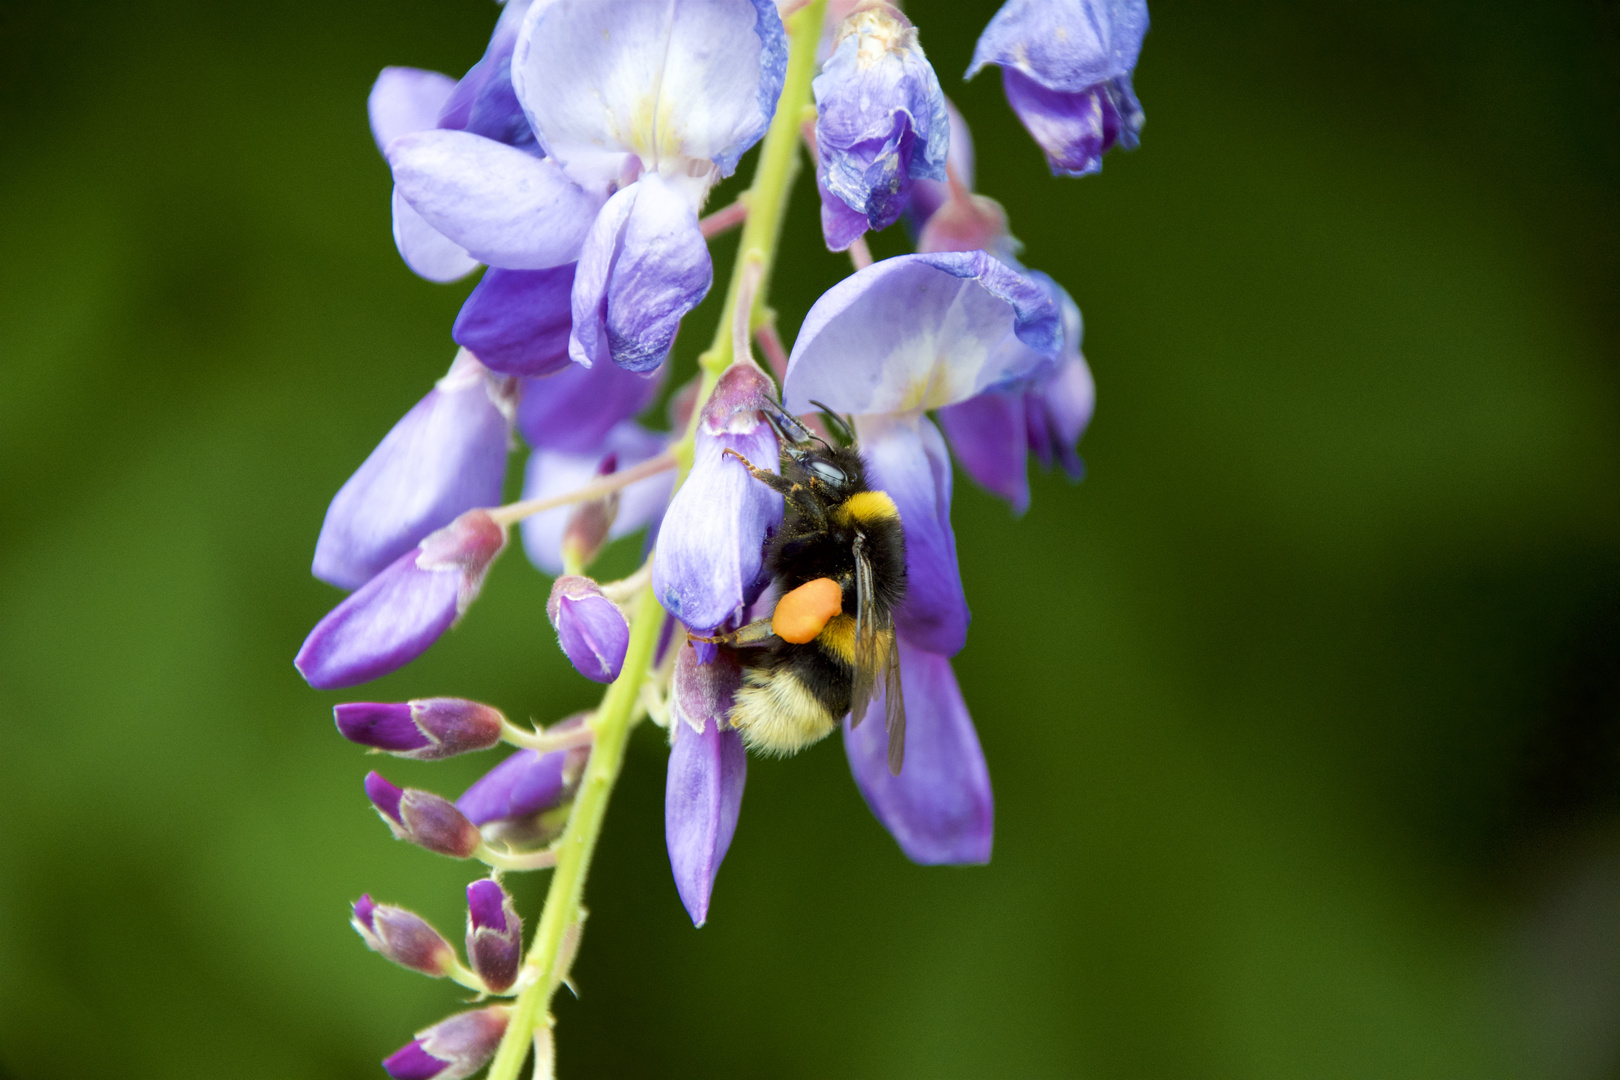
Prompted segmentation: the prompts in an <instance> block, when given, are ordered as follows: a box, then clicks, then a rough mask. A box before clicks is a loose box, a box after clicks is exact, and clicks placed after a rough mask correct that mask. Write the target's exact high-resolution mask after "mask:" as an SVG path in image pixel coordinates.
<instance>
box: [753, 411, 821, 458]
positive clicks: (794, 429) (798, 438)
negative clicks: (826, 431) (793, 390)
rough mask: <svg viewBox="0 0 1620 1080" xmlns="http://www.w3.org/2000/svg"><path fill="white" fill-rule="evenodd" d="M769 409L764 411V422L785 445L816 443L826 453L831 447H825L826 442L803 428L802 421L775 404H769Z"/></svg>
mask: <svg viewBox="0 0 1620 1080" xmlns="http://www.w3.org/2000/svg"><path fill="white" fill-rule="evenodd" d="M770 404H771V407H770V408H769V409H767V410H765V420H766V422H767V423H769V424H770V425H771V427H772V429H774V430H775V432H776V434H777V436H778V437H779V438H780V439H781V440H782V441H783V442H786V443H806V442H818V443H820V444H821V445H822V446H826V447H827V450H828V452H829V453H830V452H831V451H832V447H830V446H827V440H826V439H823V438H822V437H821V436H820V435H817V434H816V433H815V432H813V431H811V430H810V429H809V428H807V427H805V426H804V421H802V420H800V419H799V418H798V417H797V416H794V415H793V414H792V413H790V412H788V411H787V410H786V409H784V408H783V407H782V406H781V405H780V404H778V403H777V402H774V401H773V402H771V403H770Z"/></svg>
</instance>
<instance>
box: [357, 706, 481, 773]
mask: <svg viewBox="0 0 1620 1080" xmlns="http://www.w3.org/2000/svg"><path fill="white" fill-rule="evenodd" d="M332 716H333V718H334V719H335V720H336V721H337V729H338V732H339V734H341V735H342V736H343V737H344V738H345V739H348V740H349V741H350V742H356V743H359V744H360V745H361V746H369V747H371V748H372V749H373V750H381V751H383V752H385V753H389V754H393V755H394V756H395V757H403V758H414V759H416V760H417V761H439V760H441V759H443V758H447V757H454V756H455V755H457V754H466V753H470V752H472V751H474V750H488V749H489V748H490V747H492V746H494V745H495V744H496V743H498V742H500V741H501V726H502V723H503V721H504V720H505V717H503V716H502V715H501V712H500V710H499V709H493V708H490V707H489V706H488V705H480V704H479V703H478V702H476V701H467V700H466V699H464V698H418V699H417V700H415V701H407V702H404V703H402V704H378V703H374V702H354V703H352V704H348V705H339V706H337V707H336V708H334V709H333V710H332Z"/></svg>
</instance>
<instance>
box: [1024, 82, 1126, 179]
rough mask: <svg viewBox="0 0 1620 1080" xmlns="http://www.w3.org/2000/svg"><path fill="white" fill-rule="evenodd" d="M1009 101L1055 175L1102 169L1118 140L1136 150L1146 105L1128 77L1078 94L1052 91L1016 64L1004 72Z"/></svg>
mask: <svg viewBox="0 0 1620 1080" xmlns="http://www.w3.org/2000/svg"><path fill="white" fill-rule="evenodd" d="M1001 81H1002V86H1003V87H1004V88H1005V90H1006V92H1007V104H1009V105H1011V106H1012V108H1013V111H1014V112H1016V113H1017V114H1018V119H1019V120H1020V121H1022V122H1023V125H1024V127H1025V129H1026V130H1028V131H1029V134H1030V137H1031V138H1033V139H1034V140H1035V142H1036V143H1038V144H1039V145H1040V147H1041V149H1042V150H1043V151H1045V153H1046V160H1047V164H1048V165H1050V166H1051V169H1052V173H1053V175H1055V176H1085V175H1088V174H1090V173H1094V172H1098V171H1100V170H1101V169H1102V158H1103V155H1104V154H1105V153H1107V152H1108V151H1109V150H1111V149H1112V148H1113V147H1114V146H1115V145H1119V146H1123V147H1124V148H1125V149H1127V150H1130V149H1134V148H1135V146H1136V144H1137V142H1138V137H1139V133H1140V131H1141V130H1142V123H1143V119H1144V117H1143V114H1142V106H1141V104H1140V103H1139V102H1138V101H1137V100H1136V94H1135V93H1134V92H1133V91H1132V89H1131V84H1130V79H1129V78H1121V79H1118V80H1113V81H1110V82H1105V83H1099V84H1098V85H1096V86H1093V87H1091V88H1089V89H1086V90H1082V91H1079V92H1078V93H1068V92H1065V91H1062V90H1050V89H1048V88H1046V87H1044V86H1042V85H1041V84H1040V83H1038V82H1036V81H1035V80H1033V79H1030V78H1028V77H1027V76H1025V75H1024V74H1022V73H1021V72H1019V71H1016V70H1014V69H1013V68H1007V69H1005V70H1004V71H1002V73H1001Z"/></svg>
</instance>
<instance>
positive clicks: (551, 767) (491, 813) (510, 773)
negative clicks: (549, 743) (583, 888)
mask: <svg viewBox="0 0 1620 1080" xmlns="http://www.w3.org/2000/svg"><path fill="white" fill-rule="evenodd" d="M583 721H584V717H583V715H581V716H578V717H570V718H569V719H567V720H564V721H562V722H561V723H558V724H554V725H552V726H551V727H550V728H548V729H547V730H548V731H562V730H567V729H568V728H572V727H576V726H578V725H579V724H580V723H583ZM590 753H591V751H590V747H589V746H588V745H587V746H577V747H573V748H572V749H569V750H553V751H551V752H550V753H545V754H542V753H540V752H539V751H536V750H519V751H518V752H517V753H515V754H513V755H511V756H510V757H508V758H507V759H506V760H505V761H503V762H501V763H500V764H499V765H497V766H495V767H494V768H493V769H491V770H490V771H489V772H487V773H485V774H484V775H483V776H482V777H481V778H480V779H479V780H477V781H476V782H475V783H474V784H473V785H472V786H471V787H469V788H468V789H467V790H466V791H465V792H463V793H462V796H461V798H459V799H457V800H456V808H457V809H458V810H460V811H461V813H462V814H464V815H466V817H467V820H469V821H471V822H472V823H473V824H475V825H477V826H479V827H480V828H481V829H482V830H483V832H484V835H485V836H486V837H487V838H488V839H490V840H499V841H501V842H502V843H505V844H507V845H508V846H516V847H528V846H534V845H538V844H544V843H546V842H548V841H550V840H551V839H553V838H554V837H555V836H556V834H557V832H558V831H560V828H561V825H562V822H561V821H560V820H555V819H557V818H560V816H561V814H562V811H561V809H560V808H561V807H562V806H564V805H565V804H567V803H568V802H570V801H571V800H572V799H573V797H574V792H575V791H576V790H578V788H579V778H580V776H581V774H583V773H584V771H585V763H586V762H587V761H588V760H589V758H590Z"/></svg>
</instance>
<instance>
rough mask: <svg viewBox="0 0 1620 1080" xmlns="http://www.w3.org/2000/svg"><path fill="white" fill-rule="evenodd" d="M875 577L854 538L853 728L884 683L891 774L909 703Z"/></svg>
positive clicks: (861, 542)
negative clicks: (901, 689) (901, 682)
mask: <svg viewBox="0 0 1620 1080" xmlns="http://www.w3.org/2000/svg"><path fill="white" fill-rule="evenodd" d="M877 595H878V594H877V585H876V577H875V575H874V574H873V572H872V562H871V560H870V559H868V558H867V557H866V542H865V539H864V538H863V537H861V536H859V535H857V536H856V537H855V664H854V668H855V677H854V680H853V683H852V685H851V687H850V695H849V703H850V727H855V726H857V725H859V724H860V722H861V721H862V720H864V719H865V718H866V710H867V707H868V706H869V705H871V703H872V698H873V696H874V695H875V694H876V693H877V690H878V686H879V684H880V683H881V685H882V687H883V712H884V716H883V729H884V731H885V732H886V733H887V734H888V737H889V771H890V772H891V773H894V774H895V775H897V776H898V775H899V773H900V763H901V761H902V760H904V757H905V750H906V703H905V699H904V698H903V696H902V695H901V692H900V646H899V639H897V638H896V637H895V633H894V619H893V618H892V617H891V616H890V614H889V613H888V612H887V611H884V610H882V609H881V608H879V607H878V603H877Z"/></svg>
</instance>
